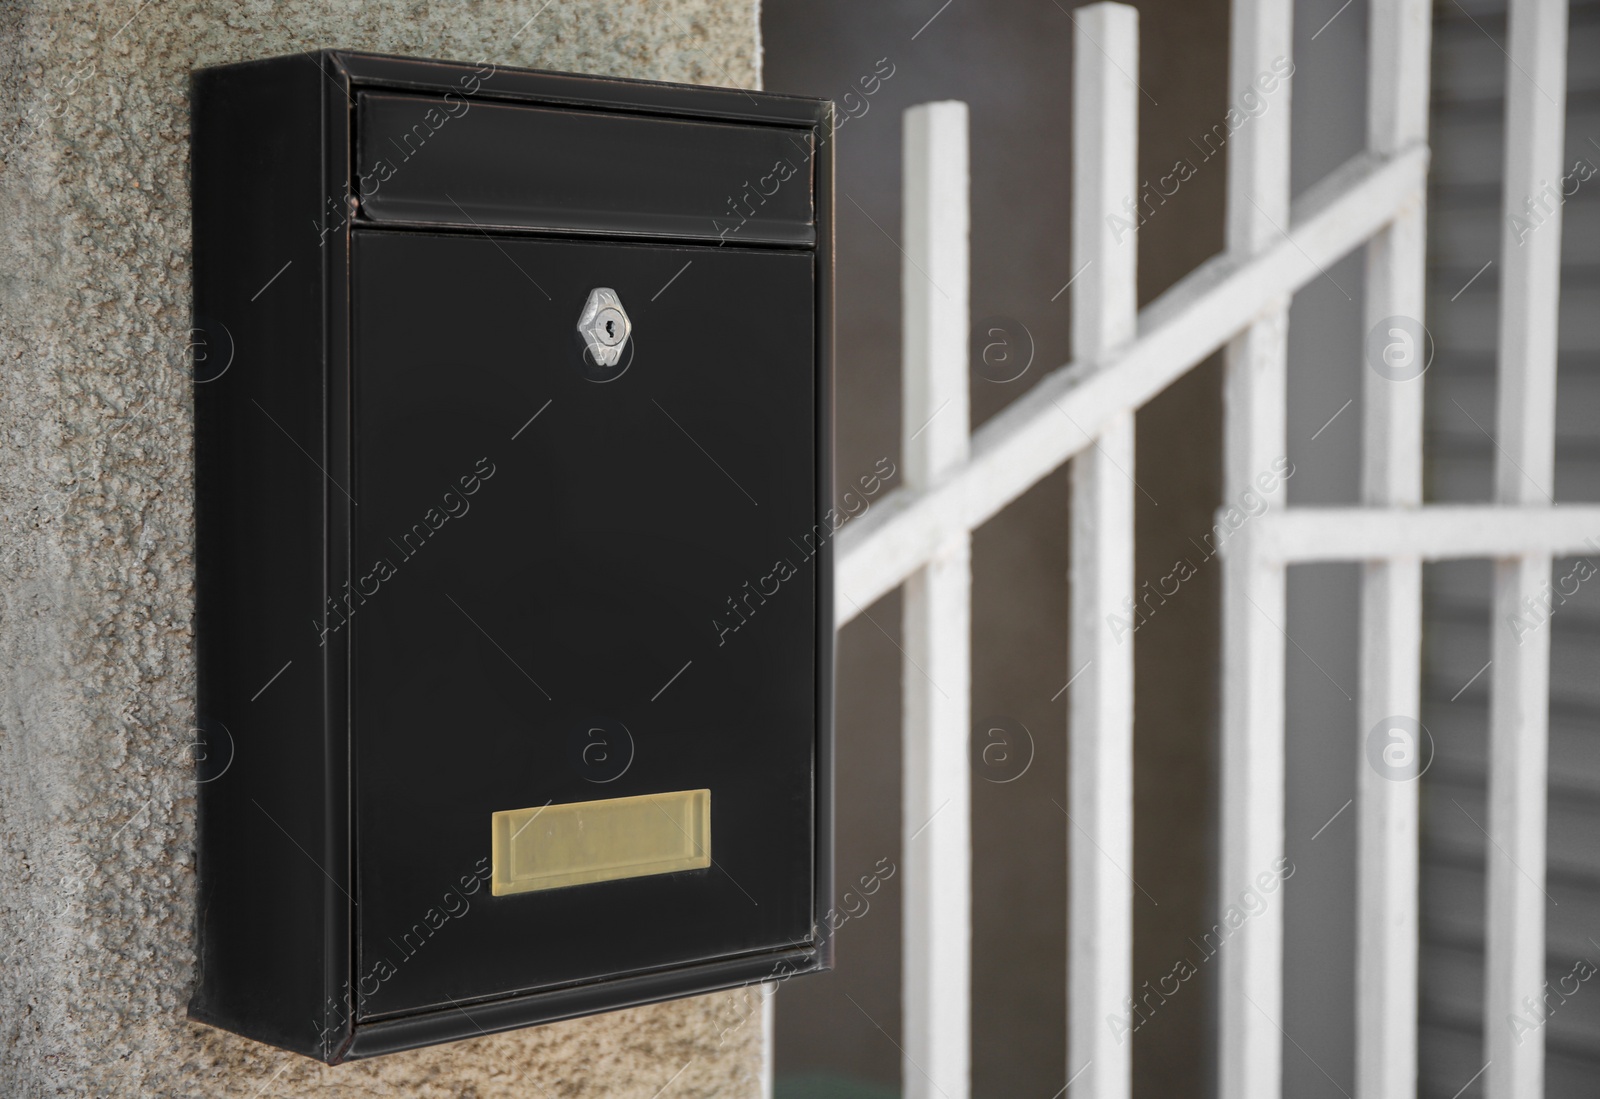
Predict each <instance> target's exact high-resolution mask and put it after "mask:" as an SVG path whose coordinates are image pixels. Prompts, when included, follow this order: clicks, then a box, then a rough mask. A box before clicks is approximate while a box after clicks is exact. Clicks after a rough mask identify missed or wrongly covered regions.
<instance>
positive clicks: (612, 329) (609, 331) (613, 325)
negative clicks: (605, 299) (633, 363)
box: [606, 321, 617, 339]
mask: <svg viewBox="0 0 1600 1099" xmlns="http://www.w3.org/2000/svg"><path fill="white" fill-rule="evenodd" d="M606 335H608V336H610V337H611V338H612V339H616V338H617V322H616V321H606Z"/></svg>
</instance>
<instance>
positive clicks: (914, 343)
mask: <svg viewBox="0 0 1600 1099" xmlns="http://www.w3.org/2000/svg"><path fill="white" fill-rule="evenodd" d="M904 170H905V182H904V187H905V200H904V217H905V233H904V236H905V262H904V263H903V264H902V265H901V273H900V278H901V296H902V298H903V302H904V317H903V331H902V341H903V348H904V353H903V358H902V386H901V388H902V392H903V394H904V401H903V405H902V409H903V411H902V422H903V427H902V453H903V455H904V463H903V464H904V468H905V481H906V484H907V485H908V486H911V487H913V488H925V487H926V486H928V485H930V484H933V483H934V482H935V481H937V480H938V479H939V478H940V477H941V476H943V475H945V474H946V473H948V472H949V471H951V470H953V469H956V468H959V467H960V466H961V465H962V463H964V462H965V461H966V459H967V438H968V430H969V418H968V411H967V324H968V321H967V278H968V276H967V218H968V213H967V188H968V183H967V108H966V104H964V103H927V104H923V105H922V106H918V107H913V108H911V109H910V110H908V111H907V112H906V115H905V150H904ZM970 543H971V539H970V535H969V534H968V532H967V531H966V529H964V528H963V529H958V530H951V531H947V532H944V537H943V538H942V539H941V541H940V542H939V544H938V545H937V546H936V547H934V551H933V552H932V553H931V554H930V555H929V557H928V558H927V559H926V563H925V564H922V566H921V567H920V568H918V569H917V570H916V571H915V572H912V573H911V574H910V575H909V576H908V578H907V581H906V587H905V610H904V624H905V660H904V663H903V665H902V672H901V676H902V699H903V705H904V714H903V726H902V736H903V744H902V747H901V753H902V765H903V783H904V786H903V790H904V793H903V809H902V818H901V819H902V848H903V858H904V860H905V866H906V878H905V908H904V935H903V942H902V951H903V967H904V983H903V1004H902V1013H903V1019H904V1031H905V1046H904V1049H903V1052H904V1064H903V1066H902V1071H901V1078H902V1080H903V1082H904V1084H903V1086H904V1094H905V1095H906V1096H907V1099H966V1096H967V1092H968V1086H969V1085H968V1076H969V1065H970V1061H971V1055H970V1051H969V1046H970V1036H969V1032H970V1016H971V994H970V987H971V981H970V975H969V968H970V955H971V877H972V850H971V846H972V844H971V798H970V793H969V789H970V788H969V781H970V773H969V767H968V762H967V760H968V755H967V745H968V738H969V736H970V730H969V726H970V723H971V715H970V713H969V710H970V704H969V696H970V678H971V671H970V669H971V651H970V650H971V633H972V631H971V594H972V579H971V550H970Z"/></svg>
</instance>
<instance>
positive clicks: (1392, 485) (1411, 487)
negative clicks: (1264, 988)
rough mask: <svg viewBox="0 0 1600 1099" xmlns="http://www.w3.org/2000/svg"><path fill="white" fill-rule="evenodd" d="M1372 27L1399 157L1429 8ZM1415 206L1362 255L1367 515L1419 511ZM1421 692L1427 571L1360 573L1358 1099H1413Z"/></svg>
mask: <svg viewBox="0 0 1600 1099" xmlns="http://www.w3.org/2000/svg"><path fill="white" fill-rule="evenodd" d="M1370 20H1371V21H1370V29H1369V30H1368V35H1367V36H1368V41H1369V43H1370V47H1369V52H1368V61H1367V146H1368V148H1369V149H1371V150H1372V151H1373V152H1374V153H1379V154H1382V155H1394V154H1396V153H1399V152H1401V151H1402V150H1404V149H1406V148H1407V147H1409V146H1412V145H1415V144H1418V143H1421V142H1423V141H1425V140H1426V139H1427V133H1428V88H1429V85H1428V80H1429V60H1430V58H1429V48H1430V39H1431V30H1432V26H1431V11H1430V5H1429V0H1373V3H1372V12H1371V16H1370ZM1423 200H1424V195H1423V193H1422V192H1421V191H1420V190H1419V191H1418V193H1417V195H1416V198H1415V201H1414V202H1412V203H1411V204H1409V205H1408V206H1407V207H1406V209H1405V210H1403V211H1402V212H1401V213H1400V214H1399V216H1398V217H1396V219H1395V220H1394V222H1393V223H1392V224H1391V225H1390V226H1389V227H1388V228H1387V229H1385V230H1384V231H1383V232H1381V233H1379V234H1378V235H1377V236H1375V237H1373V239H1372V241H1371V243H1370V244H1368V245H1367V272H1366V274H1367V277H1366V301H1365V325H1364V327H1365V328H1366V330H1367V331H1369V332H1370V331H1373V330H1376V329H1378V328H1380V326H1381V328H1382V331H1381V332H1380V333H1379V338H1380V339H1381V341H1382V343H1383V348H1384V352H1383V356H1380V357H1379V358H1378V359H1377V361H1372V360H1371V359H1370V358H1369V360H1368V361H1367V362H1366V363H1364V369H1363V370H1362V378H1363V387H1362V388H1363V411H1362V415H1363V430H1362V433H1363V437H1364V445H1363V459H1362V462H1363V464H1362V487H1361V495H1362V501H1363V503H1366V504H1368V505H1370V506H1379V507H1382V506H1391V507H1394V506H1398V507H1408V506H1415V505H1417V504H1420V503H1421V502H1422V385H1423V382H1422V373H1423V371H1424V370H1425V369H1426V368H1427V357H1426V356H1427V355H1428V353H1429V348H1428V346H1427V339H1426V337H1425V335H1424V333H1423V329H1422V325H1423V321H1424V317H1423V312H1424V279H1425V273H1426V265H1425V260H1426V253H1425V234H1426V211H1425V207H1424V201H1423ZM1393 318H1400V320H1398V321H1396V320H1394V319H1393ZM1369 346H1370V343H1369ZM1371 354H1372V352H1371V351H1370V350H1369V351H1368V352H1367V355H1368V356H1371ZM1385 356H1386V357H1385ZM1380 367H1382V368H1383V370H1382V372H1380V369H1379V368H1380ZM1421 683H1422V562H1421V561H1420V560H1418V559H1416V558H1403V559H1396V560H1388V561H1372V562H1369V563H1367V564H1366V565H1364V566H1363V572H1362V577H1361V701H1360V705H1359V707H1358V717H1357V720H1358V722H1359V726H1358V728H1357V729H1356V733H1357V741H1356V743H1357V746H1358V747H1357V752H1358V756H1359V758H1358V759H1357V760H1356V761H1355V766H1356V769H1357V770H1356V774H1357V778H1356V796H1357V802H1358V810H1357V835H1358V837H1359V838H1358V858H1357V864H1356V865H1357V887H1356V893H1357V898H1358V900H1357V921H1356V1099H1401V1097H1402V1096H1413V1095H1415V1094H1416V1086H1417V945H1418V944H1417V903H1418V893H1417V880H1418V847H1417V825H1418V820H1417V805H1418V801H1417V787H1418V784H1419V783H1418V778H1417V776H1418V775H1419V773H1420V770H1421V765H1422V762H1423V753H1424V752H1426V751H1427V750H1428V745H1427V743H1426V740H1425V738H1424V737H1423V736H1422V735H1421V733H1420V722H1421V717H1422V714H1421V701H1422V700H1421ZM1392 718H1402V719H1405V720H1404V721H1400V722H1392V721H1391V720H1390V719H1392Z"/></svg>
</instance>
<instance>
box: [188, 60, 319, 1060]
mask: <svg viewBox="0 0 1600 1099" xmlns="http://www.w3.org/2000/svg"><path fill="white" fill-rule="evenodd" d="M317 62H318V58H317V57H316V56H311V55H302V56H298V57H288V58H278V59H274V60H271V61H265V62H256V63H249V64H244V65H237V66H229V67H226V68H219V69H209V70H204V71H201V72H198V73H196V74H195V77H194V80H193V93H194V95H193V103H194V108H193V127H192V158H193V159H192V162H193V177H192V187H193V211H194V278H195V289H194V306H195V320H194V322H193V323H194V327H195V332H194V333H193V335H192V340H193V342H194V343H195V344H196V345H197V346H199V347H201V348H202V351H201V354H202V355H203V356H204V359H203V361H202V362H201V363H199V364H198V365H197V368H196V378H195V434H196V438H195V457H196V474H195V494H196V499H195V510H196V527H197V534H196V540H197V546H196V589H197V590H196V633H197V645H196V648H197V655H198V700H197V708H196V709H197V717H196V726H197V728H198V730H199V736H198V737H197V739H198V740H200V741H203V743H204V747H203V748H202V749H199V750H197V753H196V754H197V756H201V755H203V756H204V758H203V759H201V760H200V762H199V763H198V775H197V779H198V780H199V785H198V790H197V793H198V829H199V844H198V851H197V856H196V870H197V876H198V889H199V896H198V905H197V908H198V917H197V927H196V936H197V953H198V962H199V972H198V974H197V985H196V988H195V991H194V994H193V997H192V999H191V1001H190V1004H189V1014H190V1016H191V1017H192V1018H194V1019H196V1020H199V1021H201V1022H206V1023H210V1024H213V1025H216V1026H220V1027H224V1028H226V1029H228V1030H233V1031H236V1032H238V1033H240V1034H244V1035H246V1036H248V1037H251V1038H255V1039H258V1040H260V1041H264V1042H269V1043H271V1044H273V1045H277V1046H280V1047H283V1048H286V1049H291V1050H295V1051H297V1052H301V1053H305V1054H308V1055H311V1056H314V1057H318V1058H320V1059H323V1060H334V1059H336V1058H337V1056H338V1054H339V1051H340V1050H341V1049H342V1048H343V1047H344V1046H345V1045H346V1044H347V1042H348V1037H349V1032H350V1024H349V1021H348V1018H347V1015H348V1012H347V1011H343V1010H341V1009H340V1007H339V1004H338V1000H337V998H335V999H333V1000H332V1002H330V991H331V990H332V991H336V990H337V989H338V987H339V985H340V983H342V981H343V974H344V973H345V972H346V971H347V969H346V967H347V960H346V959H347V954H344V953H343V952H342V951H341V949H340V946H339V944H340V943H341V942H342V941H343V942H347V941H348V916H347V915H345V916H344V917H343V918H341V917H340V916H339V914H338V913H339V911H340V910H339V908H338V907H337V906H336V905H332V904H330V903H329V895H330V893H331V894H332V895H333V896H334V897H338V895H339V893H342V892H343V886H341V885H340V884H339V883H340V882H341V881H342V880H344V879H343V875H344V874H345V873H346V872H347V871H346V868H345V867H344V866H343V865H341V859H340V857H339V849H340V846H341V844H342V843H343V837H342V835H341V834H340V832H341V830H340V829H339V828H338V827H336V826H333V825H332V823H331V822H332V820H333V816H332V814H331V813H330V807H332V806H335V805H336V803H337V799H336V798H334V797H333V795H332V793H331V786H330V784H331V783H332V782H335V781H337V780H338V779H339V778H340V777H341V776H340V775H339V774H337V773H335V769H334V768H331V767H330V766H329V762H328V760H329V750H330V746H333V747H334V748H335V750H336V751H337V750H338V749H337V745H333V742H332V741H330V739H329V731H328V730H329V726H328V722H327V712H328V708H329V705H330V699H331V697H332V696H331V695H330V693H329V691H328V676H327V669H328V667H329V665H330V664H331V663H334V662H336V661H337V660H338V659H340V655H339V654H340V652H341V650H337V649H330V648H329V646H328V639H327V638H326V637H324V636H323V634H322V632H321V630H322V626H321V623H323V622H324V621H325V619H326V617H327V614H328V611H327V609H326V608H327V604H326V599H327V595H328V590H327V589H328V588H329V587H330V585H329V583H328V576H329V569H328V562H329V531H328V525H329V524H328V516H329V514H330V510H336V505H335V504H333V502H332V501H333V500H335V499H337V498H338V497H339V493H340V492H341V491H342V490H341V489H340V487H339V485H338V483H337V481H338V478H339V471H340V468H341V465H342V463H341V462H340V461H339V460H338V457H337V455H336V454H332V453H330V451H332V450H334V449H336V446H337V442H338V436H337V434H335V435H334V436H333V439H334V444H335V445H334V446H332V447H330V446H329V443H328V440H329V438H330V434H329V431H328V430H327V422H328V418H329V415H330V407H329V401H328V383H327V378H326V372H327V369H328V361H329V355H328V354H327V351H328V347H329V340H328V333H327V329H326V328H325V321H324V317H325V312H326V309H327V303H328V301H329V294H328V284H329V281H330V274H331V275H333V276H335V277H337V273H338V271H339V269H340V268H341V266H342V263H343V261H342V258H341V256H342V252H343V238H344V234H343V231H342V229H340V228H339V226H338V219H337V218H336V217H332V216H331V215H330V216H329V217H325V212H326V211H328V210H329V209H330V205H329V197H330V196H329V195H328V194H327V191H328V188H327V180H326V176H327V164H328V157H327V156H326V155H325V148H326V146H325V138H326V137H327V131H328V129H329V127H328V126H327V124H326V122H325V110H326V99H327V94H328V93H329V92H330V91H331V92H332V94H333V95H335V96H337V95H338V88H337V86H336V85H335V84H334V83H331V82H330V78H329V77H328V76H326V75H324V73H323V72H322V71H321V70H320V67H319V65H318V63H317ZM332 209H334V210H335V211H337V209H338V207H337V205H336V204H335V205H334V206H333V207H332ZM330 219H331V220H332V221H333V225H334V229H335V231H334V232H331V233H326V234H325V233H324V232H323V231H322V230H323V228H325V227H326V226H327V225H328V223H329V220H330ZM334 541H335V543H337V539H335V540H334ZM341 738H342V734H341ZM336 890H337V892H335V891H336Z"/></svg>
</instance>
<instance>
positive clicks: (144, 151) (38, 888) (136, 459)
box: [0, 0, 762, 1099]
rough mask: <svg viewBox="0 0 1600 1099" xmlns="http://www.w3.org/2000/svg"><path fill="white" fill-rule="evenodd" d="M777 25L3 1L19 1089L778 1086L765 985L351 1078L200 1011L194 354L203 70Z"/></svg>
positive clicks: (543, 61) (546, 46) (8, 612)
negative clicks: (193, 132) (193, 742)
mask: <svg viewBox="0 0 1600 1099" xmlns="http://www.w3.org/2000/svg"><path fill="white" fill-rule="evenodd" d="M756 18H757V11H756V2H755V0H603V2H596V3H579V2H575V0H551V2H550V3H548V4H546V3H545V0H518V2H515V3H506V4H491V3H482V2H478V0H468V2H462V3H443V2H428V0H410V2H401V0H368V2H365V3H361V2H357V0H315V2H313V0H288V2H273V3H267V2H264V0H243V2H235V0H110V2H108V3H105V4H73V5H69V4H67V3H66V2H64V0H49V2H42V3H32V4H29V3H15V2H5V0H0V69H3V71H4V84H3V91H0V225H3V226H4V232H3V234H0V240H3V243H0V249H4V252H3V258H0V286H3V292H0V381H3V387H0V394H3V397H0V438H3V440H4V442H3V448H0V959H3V960H0V1095H3V1096H5V1097H7V1099H11V1097H18V1099H23V1097H27V1099H32V1097H34V1096H54V1095H85V1096H238V1097H241V1099H252V1097H253V1099H272V1097H274V1096H305V1095H324V1094H326V1095H338V1096H402V1095H404V1096H411V1097H423V1099H434V1097H439V1099H443V1097H475V1099H491V1097H497V1096H548V1097H550V1099H557V1097H563V1099H565V1097H574V1096H639V1097H641V1099H650V1097H652V1096H654V1095H656V1094H657V1092H658V1091H659V1090H660V1089H662V1088H663V1087H664V1086H665V1085H667V1084H668V1083H669V1081H671V1087H670V1089H669V1090H668V1092H667V1094H668V1095H669V1096H671V1095H684V1096H687V1095H696V1096H709V1095H717V1096H722V1095H727V1096H753V1095H755V1094H757V1092H758V1086H757V1082H758V1079H759V1068H760V1060H761V1052H762V1050H761V1027H760V1023H759V1013H757V1012H754V1005H755V999H754V997H753V995H751V994H747V993H730V994H725V995H720V996H709V997H703V998H700V999H696V1000H688V1001H681V1002H678V1003H673V1004H666V1005H661V1006H657V1007H651V1008H645V1009H640V1010H636V1011H629V1012H623V1013H618V1014H614V1015H609V1016H603V1017H599V1018H595V1019H589V1020H582V1021H578V1022H574V1023H566V1024H558V1025H554V1026H548V1027H542V1028H535V1029H531V1030H525V1031H521V1032H517V1033H514V1034H509V1035H500V1036H495V1037H488V1038H481V1039H474V1040H472V1041H467V1042H461V1043H456V1044H454V1045H449V1046H444V1047H438V1048H435V1049H431V1050H423V1051H420V1052H415V1053H409V1054H399V1055H394V1056H390V1057H385V1058H380V1059H378V1060H376V1061H367V1062H358V1063H354V1064H350V1065H345V1066H340V1067H337V1068H326V1067H324V1066H321V1065H318V1064H315V1063H313V1062H310V1061H307V1060H305V1059H303V1058H299V1057H295V1056H293V1055H290V1054H285V1053H280V1052H278V1051H276V1050H274V1049H271V1048H269V1047H266V1046H262V1045H258V1044H255V1043H252V1042H248V1041H245V1040H243V1039H239V1038H235V1037H233V1036H232V1035H229V1034H225V1033H223V1032H221V1031H217V1030H212V1029H210V1028H207V1027H203V1026H199V1025H196V1024H193V1023H190V1022H189V1021H188V1020H187V1019H186V1018H185V1016H184V1008H185V1004H186V1003H187V1000H188V996H189V992H190V988H191V986H192V981H193V976H194V962H193V950H192V927H193V923H194V913H193V902H194V894H195V890H194V859H193V850H192V849H193V842H194V778H193V765H192V763H191V761H190V758H189V754H188V751H187V745H188V743H189V741H190V734H189V729H190V725H191V722H192V719H193V696H194V660H193V633H192V604H193V556H192V546H193V497H192V492H191V481H192V476H191V473H192V462H193V442H192V436H193V431H192V399H191V387H190V384H189V381H188V378H187V376H186V375H185V374H184V373H183V371H182V370H181V369H180V367H181V365H182V364H183V363H184V362H185V360H186V358H187V337H188V313H189V309H188V302H189V289H190V287H189V213H188V211H189V207H188V201H189V200H188V186H189V184H188V109H189V104H188V100H187V93H188V72H189V70H191V69H193V68H196V67H199V66H203V65H212V64H217V63H221V62H228V61H236V60H241V59H245V58H252V57H262V56H269V55H272V54H279V53H287V52H292V51H298V50H309V49H313V48H318V47H327V46H341V47H348V48H354V49H373V50H382V51H386V52H392V53H401V54H412V55H417V56H427V57H440V58H451V59H460V60H477V59H479V58H483V57H487V58H488V59H490V60H492V61H494V62H496V63H497V64H508V65H527V66H535V67H542V68H552V69H564V70H571V71H579V72H591V73H602V74H610V75H617V76H639V77H654V78H659V79H667V80H682V81H698V82H704V83H715V84H733V85H739V86H755V85H756V84H758V82H759V79H760V71H759V52H758V46H757V26H756ZM674 1074H677V1075H676V1076H675V1075H674Z"/></svg>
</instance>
